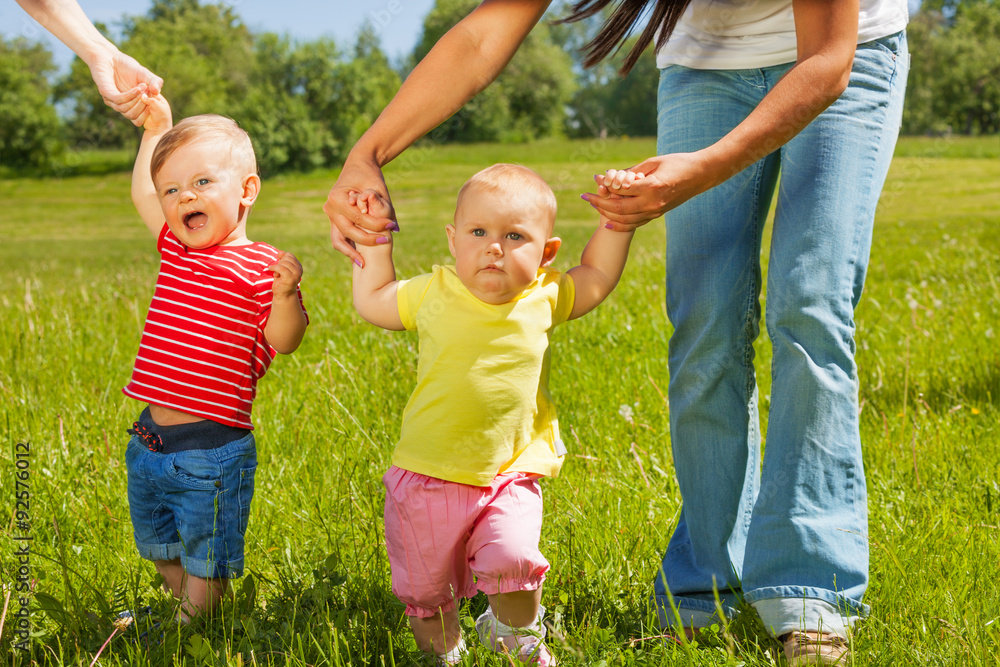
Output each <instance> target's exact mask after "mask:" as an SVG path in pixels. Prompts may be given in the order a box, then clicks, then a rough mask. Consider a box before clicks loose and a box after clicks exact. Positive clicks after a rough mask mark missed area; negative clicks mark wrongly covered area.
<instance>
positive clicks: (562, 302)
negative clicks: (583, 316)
mask: <svg viewBox="0 0 1000 667" xmlns="http://www.w3.org/2000/svg"><path fill="white" fill-rule="evenodd" d="M552 273H553V274H556V275H558V276H559V297H558V298H557V299H556V306H555V308H553V309H552V324H553V326H554V325H556V324H562V323H563V322H565V321H566V320H568V319H569V315H570V313H572V312H573V304H574V303H576V286H575V285H574V284H573V278H572V277H571V276H570V275H569V274H568V273H559V272H558V271H552Z"/></svg>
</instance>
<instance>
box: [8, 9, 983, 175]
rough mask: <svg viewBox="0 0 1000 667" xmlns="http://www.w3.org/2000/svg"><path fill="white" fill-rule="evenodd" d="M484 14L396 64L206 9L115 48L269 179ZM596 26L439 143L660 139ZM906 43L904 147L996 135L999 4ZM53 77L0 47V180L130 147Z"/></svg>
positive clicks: (354, 135) (367, 30)
mask: <svg viewBox="0 0 1000 667" xmlns="http://www.w3.org/2000/svg"><path fill="white" fill-rule="evenodd" d="M477 3H478V0H437V2H436V4H435V6H434V7H433V9H432V10H431V11H430V13H429V14H428V15H427V17H426V18H425V20H424V24H423V32H422V36H421V38H420V40H419V42H418V44H417V46H416V47H415V49H414V51H413V53H412V54H410V55H409V57H407V58H406V59H405V61H404V62H402V63H392V62H390V60H389V58H388V57H387V56H386V54H385V52H384V51H383V50H382V48H381V45H380V43H379V39H378V36H377V34H376V32H375V30H374V28H373V27H372V26H370V25H368V26H364V27H362V29H361V30H360V31H359V33H358V35H357V37H356V39H355V40H354V42H353V43H352V44H349V45H346V46H343V45H340V44H337V43H335V42H334V41H333V40H332V39H328V38H321V39H318V40H315V41H295V40H292V39H290V38H289V37H287V36H281V35H276V34H274V33H270V32H261V33H254V32H251V31H250V30H248V29H247V27H246V26H245V25H244V23H243V22H242V20H241V19H240V17H239V15H238V13H237V12H236V10H235V9H233V8H231V7H228V6H225V5H215V4H201V3H200V2H199V0H156V1H155V2H154V4H153V6H152V8H151V9H150V10H149V11H148V12H147V13H146V14H144V15H141V16H131V17H125V18H124V20H123V27H122V34H121V38H120V39H119V40H118V43H119V46H120V47H121V49H122V51H124V52H126V53H128V54H130V55H132V56H134V57H135V58H136V59H137V60H139V61H140V62H142V63H144V64H146V65H148V66H149V67H150V68H151V69H153V70H154V71H156V72H157V73H158V74H159V75H161V76H162V77H163V78H164V80H165V81H166V84H165V90H164V93H165V94H166V95H167V96H168V98H169V99H170V102H171V105H172V107H173V111H174V117H175V118H182V117H185V116H188V115H193V114H197V113H207V112H212V113H221V114H225V115H228V116H231V117H233V118H235V119H237V120H238V121H239V122H240V124H241V125H242V126H243V127H244V128H246V129H247V131H248V132H249V133H250V136H251V137H252V138H253V140H254V143H255V146H256V149H257V152H258V157H259V160H260V165H261V171H262V173H263V174H264V175H265V176H267V175H271V174H275V173H279V172H282V171H305V170H309V169H314V168H318V167H327V166H335V165H339V164H340V163H341V162H342V161H343V159H344V158H345V157H346V155H347V152H348V151H349V150H350V147H351V146H352V145H353V143H354V142H355V141H356V140H357V139H358V137H360V135H361V134H362V133H363V132H364V131H365V129H367V127H368V126H369V125H370V124H371V123H372V122H373V121H374V120H375V118H376V117H377V116H378V114H379V112H380V111H381V110H382V108H383V107H384V106H385V105H386V104H387V103H388V102H389V100H391V99H392V96H393V95H394V94H395V92H396V90H397V89H398V88H399V85H400V83H401V82H402V80H403V79H404V78H405V76H406V74H407V73H408V71H409V70H410V69H412V67H413V65H414V64H415V63H416V62H419V60H420V59H421V58H422V57H423V56H424V55H426V53H427V52H428V51H429V50H430V48H431V47H432V46H433V45H434V43H435V42H436V41H437V39H438V38H439V37H440V36H441V35H443V34H444V33H445V32H446V31H447V30H448V29H449V28H450V27H451V26H452V25H454V24H455V23H456V22H457V21H458V20H459V19H460V18H461V17H462V16H465V15H466V14H467V13H468V12H469V11H471V10H472V8H474V7H475V6H476V4H477ZM567 4H568V3H567V0H563V1H562V2H557V3H555V6H554V8H553V9H552V10H550V14H549V16H550V18H553V19H554V18H558V17H559V16H565V15H566V14H567V13H568V12H567ZM602 19H603V17H602V16H600V15H598V16H595V17H593V18H591V19H590V20H587V21H584V22H581V23H577V24H572V25H566V24H558V23H555V22H548V23H546V22H543V23H541V24H540V25H539V26H538V27H537V28H536V29H535V30H534V31H532V33H531V34H530V35H529V36H528V38H527V40H526V42H525V44H524V46H523V47H522V48H521V49H520V50H519V51H518V53H517V54H516V55H515V57H514V59H513V60H512V61H511V63H510V65H509V66H508V67H507V69H506V70H505V71H504V72H503V73H502V74H501V75H500V77H499V78H498V80H497V81H496V82H495V83H494V84H493V85H491V86H490V87H488V88H487V89H486V90H484V91H483V92H482V93H480V94H479V95H478V96H477V97H476V98H475V99H474V100H473V101H472V102H470V103H469V105H467V106H466V108H465V109H464V110H463V111H462V112H460V113H459V114H456V116H455V117H454V118H452V119H451V120H449V121H446V122H445V123H444V124H443V125H442V126H441V127H439V128H438V129H437V130H435V131H434V132H433V133H432V138H431V140H433V141H466V142H468V141H527V140H531V139H536V138H541V137H548V136H557V135H564V136H571V137H586V136H616V135H632V136H647V135H653V134H655V132H656V89H657V83H658V74H657V70H656V65H655V59H654V57H653V54H652V53H651V52H648V53H646V54H644V56H643V58H642V59H641V60H640V62H639V63H638V65H637V66H636V67H635V68H634V69H633V71H632V72H631V73H630V74H629V76H628V77H625V78H621V77H619V76H618V75H617V69H618V67H619V65H620V58H617V57H616V58H612V59H611V60H610V61H609V62H607V63H604V64H602V65H599V66H597V67H595V68H592V69H590V70H584V69H583V68H582V66H581V63H580V59H581V56H580V50H579V47H580V46H582V45H583V44H585V43H586V42H587V41H588V40H589V39H590V37H592V36H593V35H594V34H595V33H596V31H597V29H598V28H599V26H600V23H601V21H602ZM909 35H910V51H911V54H912V64H911V71H910V78H909V82H908V89H907V101H906V107H905V111H904V119H903V131H904V133H907V134H925V133H948V132H954V133H963V134H986V133H997V132H1000V0H925V3H924V6H923V7H922V9H921V11H920V12H919V13H918V14H917V15H916V16H915V17H914V18H913V20H912V22H911V24H910V28H909ZM628 50H629V46H628V45H626V47H625V48H623V49H622V50H621V53H627V52H628ZM54 71H55V68H54V66H53V63H52V56H51V54H50V53H49V52H48V51H47V50H46V49H45V48H44V47H43V46H41V45H40V44H37V43H31V42H28V41H26V40H23V39H13V40H0V166H3V167H6V168H7V169H8V170H10V169H15V170H18V169H24V168H28V169H33V170H39V171H45V170H47V169H51V168H52V166H53V165H54V164H56V163H57V161H58V160H59V159H60V156H61V155H62V154H63V153H64V151H66V150H67V149H74V150H81V149H84V150H85V149H88V148H116V147H126V146H131V145H135V144H136V142H137V139H138V130H137V129H136V128H133V127H132V126H130V125H129V124H128V123H127V122H125V121H123V120H122V119H121V117H120V116H118V115H117V114H115V113H114V112H112V111H110V110H109V109H108V108H107V107H105V105H104V104H103V102H102V101H101V98H100V95H99V94H98V93H97V90H96V89H95V87H94V85H93V82H92V81H91V79H90V74H89V71H88V69H87V67H86V66H85V65H84V64H83V62H82V61H80V60H79V59H76V60H75V61H74V62H73V65H72V67H71V69H70V71H69V73H67V74H66V75H64V76H61V77H59V78H58V79H56V80H53V78H52V77H53V75H54ZM57 108H58V109H59V111H57Z"/></svg>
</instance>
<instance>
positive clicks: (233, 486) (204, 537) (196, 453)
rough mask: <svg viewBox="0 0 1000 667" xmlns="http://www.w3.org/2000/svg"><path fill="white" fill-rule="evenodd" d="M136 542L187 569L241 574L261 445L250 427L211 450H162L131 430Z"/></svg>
mask: <svg viewBox="0 0 1000 667" xmlns="http://www.w3.org/2000/svg"><path fill="white" fill-rule="evenodd" d="M125 465H126V468H127V470H128V505H129V514H130V515H131V517H132V529H133V531H134V534H135V546H136V548H137V549H138V550H139V554H140V555H141V556H142V557H143V558H146V559H149V560H153V561H157V560H173V559H175V558H179V559H180V561H181V566H182V567H183V568H184V571H185V572H187V573H188V574H191V575H194V576H196V577H201V578H203V579H208V578H212V579H216V578H217V579H234V578H236V577H239V576H241V575H242V574H243V547H244V542H243V536H244V534H245V533H246V529H247V522H248V520H249V518H250V500H251V499H252V498H253V482H254V473H255V472H256V470H257V449H256V447H255V445H254V437H253V433H248V434H247V435H245V436H244V437H242V438H240V439H238V440H234V441H232V442H229V443H228V444H225V445H223V446H221V447H216V448H214V449H192V450H188V451H182V452H176V453H173V454H162V453H159V452H153V451H150V450H149V449H148V448H147V447H146V445H145V444H143V441H142V440H141V439H140V438H139V437H138V436H135V435H134V436H132V439H131V440H130V441H129V443H128V449H127V450H126V452H125Z"/></svg>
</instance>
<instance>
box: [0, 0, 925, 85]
mask: <svg viewBox="0 0 1000 667" xmlns="http://www.w3.org/2000/svg"><path fill="white" fill-rule="evenodd" d="M202 1H203V2H205V0H202ZM79 2H80V6H81V7H83V10H84V11H85V12H86V13H87V16H89V17H90V19H91V20H92V21H100V22H103V23H105V24H107V25H108V27H109V28H110V29H111V30H112V33H114V34H115V36H116V37H117V33H118V31H119V30H120V29H121V18H122V16H123V15H126V14H128V15H137V14H138V15H141V14H145V13H146V12H147V11H149V8H150V7H151V6H152V4H153V3H152V0H79ZM206 4H207V3H206ZM223 4H227V5H229V6H231V7H233V8H234V9H235V10H236V13H237V14H239V15H240V17H241V18H242V19H243V22H244V23H245V24H246V25H247V26H248V27H249V28H250V29H251V30H253V31H258V32H276V33H281V34H288V35H291V36H292V37H295V38H299V39H303V40H311V39H316V38H317V37H321V36H327V37H332V38H333V39H334V40H335V41H336V42H337V43H338V44H341V45H343V46H348V45H350V44H352V43H353V42H354V37H355V35H356V34H357V31H358V28H359V27H360V26H361V24H362V23H364V21H365V20H366V19H367V20H368V21H369V22H371V24H372V25H373V26H374V27H375V29H376V31H377V32H378V34H379V37H381V40H382V48H383V50H384V51H385V52H386V53H387V54H388V55H389V57H390V58H392V59H394V60H398V59H400V58H402V57H404V56H406V55H407V54H408V53H410V51H412V50H413V47H414V46H415V45H416V43H417V40H418V39H419V38H420V31H421V28H422V26H423V20H424V17H425V16H426V15H427V12H429V11H430V9H431V7H432V6H433V5H434V0H346V1H345V0H279V1H278V2H274V1H273V0H223ZM908 4H909V6H910V12H911V14H912V13H914V12H916V11H917V9H918V8H919V7H920V0H908ZM276 7H277V11H276V9H275V8H276ZM0 31H2V34H3V36H4V37H5V38H8V39H10V38H13V37H16V36H19V35H22V36H25V37H28V38H30V39H36V40H41V41H44V42H45V43H46V44H47V45H48V47H49V50H50V51H52V53H53V55H54V56H55V61H56V65H58V66H59V67H60V69H61V70H62V71H65V70H66V69H68V68H69V63H70V61H72V59H73V53H72V52H71V51H70V50H69V49H67V48H66V47H65V46H63V45H62V44H61V43H60V42H59V41H58V40H57V39H55V38H54V37H52V36H51V35H50V34H49V33H48V32H46V31H45V30H43V29H42V28H41V27H40V26H39V25H38V24H37V23H35V21H34V20H32V18H31V17H30V16H28V15H27V14H26V13H25V12H24V11H23V10H22V9H21V8H20V7H19V6H18V5H17V4H16V3H15V2H13V0H0Z"/></svg>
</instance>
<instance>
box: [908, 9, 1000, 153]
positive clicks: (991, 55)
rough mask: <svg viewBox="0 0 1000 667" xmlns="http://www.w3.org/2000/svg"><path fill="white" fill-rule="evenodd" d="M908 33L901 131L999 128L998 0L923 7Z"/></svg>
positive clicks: (976, 131)
mask: <svg viewBox="0 0 1000 667" xmlns="http://www.w3.org/2000/svg"><path fill="white" fill-rule="evenodd" d="M908 33H909V41H910V53H911V69H910V76H909V80H908V82H907V93H906V105H905V106H904V112H903V131H904V133H908V134H920V133H928V132H930V133H941V132H959V133H962V134H990V133H996V132H1000V0H978V1H976V2H968V3H961V4H957V5H955V6H954V7H953V8H951V9H950V10H949V9H948V8H946V9H945V11H944V12H940V11H935V10H926V9H925V10H923V11H921V12H920V13H919V14H918V15H917V16H915V17H914V20H913V21H912V22H911V24H910V27H909V30H908Z"/></svg>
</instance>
